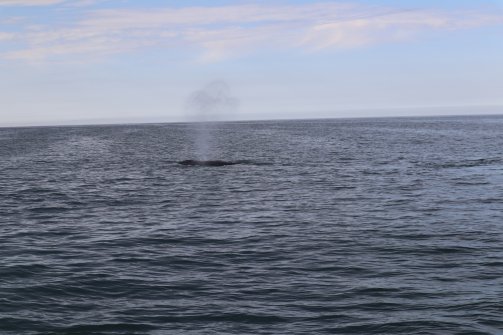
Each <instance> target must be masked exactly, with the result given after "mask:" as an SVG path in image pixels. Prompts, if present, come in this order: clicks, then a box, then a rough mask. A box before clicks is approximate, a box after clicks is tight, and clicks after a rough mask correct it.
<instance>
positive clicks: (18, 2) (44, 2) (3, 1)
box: [0, 0, 66, 6]
mask: <svg viewBox="0 0 503 335" xmlns="http://www.w3.org/2000/svg"><path fill="white" fill-rule="evenodd" d="M65 1H66V0H0V6H50V5H57V4H60V3H63V2H65Z"/></svg>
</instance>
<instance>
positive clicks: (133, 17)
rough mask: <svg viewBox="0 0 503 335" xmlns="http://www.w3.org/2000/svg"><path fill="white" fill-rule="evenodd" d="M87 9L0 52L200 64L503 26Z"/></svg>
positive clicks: (344, 7)
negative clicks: (157, 57)
mask: <svg viewBox="0 0 503 335" xmlns="http://www.w3.org/2000/svg"><path fill="white" fill-rule="evenodd" d="M0 1H1V0H0ZM9 1H10V2H16V3H23V2H24V3H31V2H35V1H29V0H25V1H14V0H9ZM9 1H3V3H6V2H9ZM52 1H53V2H57V0H52ZM43 2H46V3H49V2H51V0H43ZM59 2H61V1H59ZM0 3H1V2H0ZM86 13H87V14H86V16H85V17H83V18H81V19H80V20H78V21H76V22H75V23H74V24H73V25H72V26H60V27H51V26H43V27H35V28H33V27H32V28H26V29H25V30H23V31H22V32H20V33H16V34H15V38H16V41H18V44H17V46H16V47H15V48H11V49H10V50H8V51H7V52H4V54H3V55H2V57H3V58H7V59H14V60H24V61H31V62H43V61H45V60H49V59H51V58H53V57H60V58H61V57H63V58H64V57H70V56H71V57H73V58H76V57H77V58H78V57H83V56H85V57H88V56H94V57H102V56H109V55H112V54H120V53H124V52H133V51H136V50H145V49H146V48H147V49H148V48H150V47H162V48H166V49H174V48H177V49H184V48H187V49H188V48H191V49H193V48H196V49H197V50H199V54H198V56H197V59H198V60H199V61H203V62H215V61H220V60H224V59H227V58H232V57H236V56H240V55H243V54H249V53H253V52H256V51H257V50H262V49H270V50H275V49H276V50H288V49H299V50H303V51H311V52H316V51H319V50H324V49H345V48H357V47H365V46H369V45H373V44H379V43H389V42H400V41H404V40H410V39H413V38H416V37H417V36H421V34H423V33H426V32H431V31H452V30H460V29H471V28H476V27H482V26H488V25H502V24H503V15H502V14H501V13H498V12H496V13H491V12H489V11H486V10H479V11H476V10H460V11H457V12H454V11H450V12H448V11H440V10H408V11H407V10H400V9H397V8H389V7H377V6H363V5H354V4H350V3H314V4H307V5H234V6H220V7H187V8H178V9H176V8H165V9H149V10H130V9H127V10H126V9H115V10H111V9H107V10H95V11H88V12H86ZM1 36H2V35H1V33H0V39H2V37H1ZM6 36H7V35H6ZM9 38H12V36H11V37H9ZM4 39H6V37H4ZM19 42H20V43H19ZM19 45H21V46H19Z"/></svg>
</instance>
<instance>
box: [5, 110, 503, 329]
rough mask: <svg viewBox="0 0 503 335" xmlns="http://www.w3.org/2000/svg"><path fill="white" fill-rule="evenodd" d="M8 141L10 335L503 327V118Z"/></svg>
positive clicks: (315, 123) (90, 132)
mask: <svg viewBox="0 0 503 335" xmlns="http://www.w3.org/2000/svg"><path fill="white" fill-rule="evenodd" d="M197 128H198V127H197V126H195V125H193V124H152V125H124V126H85V127H38V128H4V129H0V334H2V335H4V334H16V335H18V334H442V335H443V334H503V117H502V116H483V117H445V118H386V119H358V120H356V119H354V120H312V121H277V122H276V121H274V122H273V121H270V122H231V123H218V124H214V125H213V126H212V131H211V134H212V140H213V144H212V146H211V147H212V148H213V150H214V151H213V152H212V153H211V158H219V159H226V160H244V161H245V162H243V164H239V165H232V166H223V167H187V166H181V165H178V164H177V161H180V160H185V159H193V158H197V157H194V154H193V153H194V150H195V148H194V143H195V142H197V141H195V136H196V133H197Z"/></svg>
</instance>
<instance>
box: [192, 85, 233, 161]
mask: <svg viewBox="0 0 503 335" xmlns="http://www.w3.org/2000/svg"><path fill="white" fill-rule="evenodd" d="M237 106H238V100H237V99H236V98H234V97H232V95H231V93H230V89H229V86H228V85H227V84H226V83H225V82H224V81H214V82H212V83H210V84H208V85H206V86H205V87H203V88H202V89H200V90H197V91H195V92H194V93H192V94H191V95H190V96H189V98H188V99H187V111H188V112H189V113H190V116H191V119H192V121H195V122H196V137H195V148H196V155H197V159H199V160H209V159H210V158H214V156H215V155H216V149H217V145H216V143H215V142H216V139H215V138H214V136H213V135H214V134H213V132H214V128H215V122H216V121H218V120H221V119H224V118H225V116H226V115H229V114H231V113H234V112H235V111H236V109H237Z"/></svg>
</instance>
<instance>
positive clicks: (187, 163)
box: [178, 159, 239, 166]
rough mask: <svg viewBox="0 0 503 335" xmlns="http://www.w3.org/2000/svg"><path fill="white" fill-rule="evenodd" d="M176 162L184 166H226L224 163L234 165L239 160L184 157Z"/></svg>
mask: <svg viewBox="0 0 503 335" xmlns="http://www.w3.org/2000/svg"><path fill="white" fill-rule="evenodd" d="M178 164H180V165H185V166H226V165H236V164H239V162H231V161H222V160H196V159H186V160H184V161H180V162H178Z"/></svg>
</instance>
